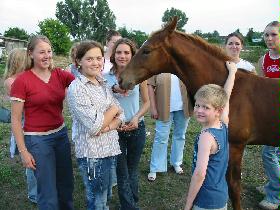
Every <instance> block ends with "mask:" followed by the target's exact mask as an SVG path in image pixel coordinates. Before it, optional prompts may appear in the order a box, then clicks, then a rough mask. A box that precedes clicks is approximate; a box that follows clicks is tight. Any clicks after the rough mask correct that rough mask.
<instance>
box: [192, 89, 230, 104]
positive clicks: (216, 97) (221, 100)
mask: <svg viewBox="0 0 280 210" xmlns="http://www.w3.org/2000/svg"><path fill="white" fill-rule="evenodd" d="M194 99H195V100H197V99H200V100H203V101H204V102H205V103H209V104H211V105H212V106H213V107H214V108H215V109H221V108H224V107H225V106H226V103H227V100H228V96H227V93H226V91H225V90H224V88H222V87H221V86H219V85H216V84H208V85H203V86H202V87H201V88H199V90H198V91H197V92H196V94H195V95H194Z"/></svg>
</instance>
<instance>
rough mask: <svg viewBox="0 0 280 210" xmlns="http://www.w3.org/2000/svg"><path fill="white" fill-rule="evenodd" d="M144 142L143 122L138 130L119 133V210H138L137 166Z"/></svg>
mask: <svg viewBox="0 0 280 210" xmlns="http://www.w3.org/2000/svg"><path fill="white" fill-rule="evenodd" d="M145 141H146V130H145V124H144V122H143V121H141V122H139V124H138V128H137V129H135V130H133V131H130V132H119V144H120V148H121V151H122V153H121V154H120V155H118V158H117V180H118V194H119V200H120V204H121V210H138V209H139V208H138V207H137V202H138V200H139V197H138V190H139V187H138V184H139V177H138V176H139V175H138V165H139V162H140V158H141V155H142V152H143V149H144V145H145Z"/></svg>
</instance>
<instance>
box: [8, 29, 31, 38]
mask: <svg viewBox="0 0 280 210" xmlns="http://www.w3.org/2000/svg"><path fill="white" fill-rule="evenodd" d="M4 36H6V37H11V38H15V39H21V40H27V39H28V38H29V35H28V33H27V32H26V31H25V30H24V29H20V28H18V27H14V28H9V29H8V30H7V31H5V32H4Z"/></svg>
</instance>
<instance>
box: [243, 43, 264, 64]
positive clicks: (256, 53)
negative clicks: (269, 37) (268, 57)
mask: <svg viewBox="0 0 280 210" xmlns="http://www.w3.org/2000/svg"><path fill="white" fill-rule="evenodd" d="M266 50H267V49H266V48H265V47H262V46H250V47H245V50H243V51H241V53H240V57H241V58H243V59H245V60H247V61H250V62H252V63H257V62H258V60H259V59H260V57H261V56H263V55H264V54H265V52H266Z"/></svg>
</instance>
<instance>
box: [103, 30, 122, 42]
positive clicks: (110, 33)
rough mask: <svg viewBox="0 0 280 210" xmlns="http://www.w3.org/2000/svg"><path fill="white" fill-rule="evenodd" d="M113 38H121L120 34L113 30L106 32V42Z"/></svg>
mask: <svg viewBox="0 0 280 210" xmlns="http://www.w3.org/2000/svg"><path fill="white" fill-rule="evenodd" d="M113 36H121V34H120V32H118V31H115V30H110V31H108V32H107V35H106V42H109V41H110V40H111V39H112V37H113Z"/></svg>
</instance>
